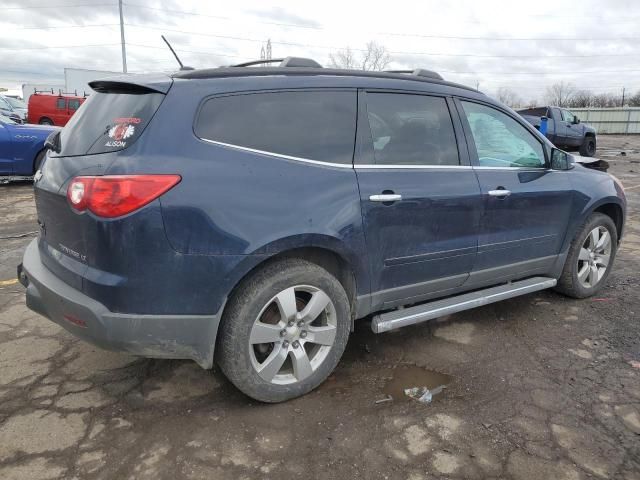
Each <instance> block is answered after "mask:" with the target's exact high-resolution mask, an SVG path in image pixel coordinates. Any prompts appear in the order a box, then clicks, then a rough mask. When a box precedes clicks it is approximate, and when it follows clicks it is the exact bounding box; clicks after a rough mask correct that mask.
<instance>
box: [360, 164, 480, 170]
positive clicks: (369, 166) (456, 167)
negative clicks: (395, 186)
mask: <svg viewBox="0 0 640 480" xmlns="http://www.w3.org/2000/svg"><path fill="white" fill-rule="evenodd" d="M355 167H356V169H363V170H375V169H377V168H380V169H414V170H416V169H419V170H422V169H427V170H471V169H472V168H473V167H472V166H471V165H403V164H398V165H391V164H375V163H360V164H359V163H356V165H355Z"/></svg>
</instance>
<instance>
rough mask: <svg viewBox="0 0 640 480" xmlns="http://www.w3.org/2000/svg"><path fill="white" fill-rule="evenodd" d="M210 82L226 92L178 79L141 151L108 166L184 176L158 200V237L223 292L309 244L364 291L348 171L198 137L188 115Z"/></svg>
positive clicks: (358, 221)
mask: <svg viewBox="0 0 640 480" xmlns="http://www.w3.org/2000/svg"><path fill="white" fill-rule="evenodd" d="M216 85H221V88H224V91H229V82H225V81H222V82H208V84H207V85H202V84H199V83H198V82H193V81H179V80H176V81H175V82H174V85H173V86H172V89H171V91H170V92H169V94H168V96H167V98H166V99H165V100H164V102H163V103H162V105H161V107H160V109H159V110H158V112H157V113H156V115H155V118H154V120H153V122H152V123H151V124H150V125H149V126H148V127H147V130H146V131H145V133H144V135H143V136H142V137H141V138H140V139H139V141H138V142H137V143H136V145H135V150H137V151H138V152H141V153H143V154H142V155H137V154H136V155H122V156H121V157H120V158H119V159H118V160H117V161H116V162H114V163H113V164H112V165H111V167H110V168H109V170H108V172H107V173H109V174H117V173H178V174H180V175H181V176H182V181H181V182H180V184H178V185H177V186H176V187H175V188H173V189H172V190H170V191H169V192H167V193H166V194H164V195H163V196H162V197H161V199H160V203H161V211H162V217H163V223H164V228H165V232H166V238H167V240H168V242H169V244H170V245H171V247H172V249H173V250H174V252H175V254H176V255H178V256H181V257H183V258H184V259H189V262H191V261H192V260H191V259H193V261H194V262H200V263H202V264H207V265H208V266H209V267H208V268H209V270H208V272H202V271H199V272H198V274H199V275H200V281H201V282H202V283H205V284H209V285H213V284H215V289H216V290H217V293H223V294H226V293H228V292H229V291H230V290H231V289H232V288H233V286H235V284H236V283H237V281H238V280H239V279H240V278H242V276H244V275H245V274H246V273H247V272H248V271H250V270H251V269H252V268H254V267H255V266H256V265H257V264H259V263H260V262H262V261H264V260H266V259H267V258H269V257H271V256H273V255H276V254H279V253H282V252H285V251H287V250H291V249H295V248H300V247H310V246H317V247H322V248H325V249H327V250H331V251H333V252H335V253H336V254H338V255H340V256H341V257H343V258H344V259H345V260H347V261H348V262H350V263H351V266H352V268H353V270H354V274H355V275H356V278H357V279H360V280H361V281H360V282H358V294H360V293H368V287H369V285H368V275H367V269H366V265H367V263H366V262H367V261H366V250H365V247H364V234H363V231H362V217H361V214H360V206H359V193H358V184H357V179H356V176H355V172H354V170H353V168H351V166H350V165H349V166H345V167H332V166H327V165H318V164H310V163H306V162H300V161H295V160H287V159H283V158H280V157H275V156H271V155H264V154H257V153H252V152H246V151H241V150H238V149H235V148H232V147H225V146H220V145H215V144H211V143H208V142H205V141H203V140H200V139H198V138H197V137H196V136H195V134H194V132H193V121H194V117H195V113H196V111H197V109H198V105H199V103H200V101H201V100H202V99H203V98H204V97H206V96H208V95H211V94H214V93H217V92H216V90H215V88H216ZM354 95H355V90H354ZM125 157H128V158H127V159H126V160H125ZM211 267H215V268H211ZM362 279H366V281H364V282H362ZM225 292H226V293H225Z"/></svg>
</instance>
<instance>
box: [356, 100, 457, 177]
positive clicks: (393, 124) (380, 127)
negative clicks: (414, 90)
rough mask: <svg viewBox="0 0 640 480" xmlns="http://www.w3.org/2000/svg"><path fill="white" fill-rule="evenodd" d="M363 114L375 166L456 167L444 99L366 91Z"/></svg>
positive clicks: (454, 141) (448, 116)
mask: <svg viewBox="0 0 640 480" xmlns="http://www.w3.org/2000/svg"><path fill="white" fill-rule="evenodd" d="M367 113H368V117H369V126H370V127H371V136H372V137H373V153H374V158H375V163H376V164H387V165H459V163H460V162H459V158H458V146H457V144H456V137H455V134H454V132H453V123H452V121H451V115H450V114H449V109H448V108H447V102H446V100H445V99H444V98H441V97H430V96H426V95H410V94H400V93H371V92H369V93H367Z"/></svg>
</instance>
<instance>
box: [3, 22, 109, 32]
mask: <svg viewBox="0 0 640 480" xmlns="http://www.w3.org/2000/svg"><path fill="white" fill-rule="evenodd" d="M118 25H120V24H119V23H98V24H95V25H79V24H74V25H54V26H50V27H15V28H10V29H9V30H50V29H57V28H60V29H63V28H91V27H116V26H118Z"/></svg>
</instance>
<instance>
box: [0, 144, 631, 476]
mask: <svg viewBox="0 0 640 480" xmlns="http://www.w3.org/2000/svg"><path fill="white" fill-rule="evenodd" d="M599 140H600V145H599V148H600V150H599V154H601V155H612V156H610V157H606V158H607V160H608V161H609V162H610V164H611V169H610V172H611V173H613V174H614V175H616V176H617V177H618V178H620V179H621V180H622V181H623V183H624V184H625V186H626V187H627V196H628V200H629V207H630V208H629V212H628V214H629V218H628V221H627V230H626V235H625V238H624V240H623V244H622V248H621V250H620V252H619V256H618V259H617V261H616V265H615V266H614V270H613V272H612V275H611V276H610V277H609V280H608V282H607V286H606V288H604V290H603V291H602V292H601V294H600V295H599V297H598V298H592V299H587V300H582V301H579V300H573V299H568V298H565V297H562V296H560V295H558V294H556V293H554V292H550V291H548V292H541V293H537V294H533V295H529V296H525V297H520V298H516V299H512V300H509V301H505V302H502V303H498V304H494V305H490V306H486V307H483V308H478V309H475V310H472V311H468V312H464V313H461V314H457V315H453V316H450V317H446V318H442V319H440V320H439V321H437V322H432V323H427V324H422V325H418V326H414V327H408V328H406V329H403V330H400V331H398V332H396V333H389V334H383V335H374V334H373V333H371V331H370V329H369V325H368V324H367V322H361V323H359V324H358V325H357V330H356V332H355V334H353V335H352V338H351V340H350V342H349V345H348V347H347V352H346V354H345V356H344V358H343V359H342V362H341V364H340V366H339V367H338V369H337V370H336V372H335V373H334V374H333V375H332V376H331V377H330V378H329V380H328V381H327V382H326V383H325V384H324V385H322V386H321V387H320V388H318V389H317V390H316V391H314V392H312V393H311V394H309V395H307V396H305V397H303V398H300V399H297V400H294V401H291V402H288V403H285V404H279V405H262V404H258V403H256V402H253V401H251V400H249V399H248V398H246V397H244V396H243V395H241V394H240V393H238V392H237V391H236V390H235V389H234V388H233V387H232V386H231V385H230V384H229V383H228V382H227V381H226V380H225V379H224V377H223V376H222V375H221V374H220V373H219V372H217V371H214V372H213V373H212V372H207V371H204V370H201V369H200V368H199V367H198V366H196V365H195V364H194V363H192V362H187V361H168V360H149V359H139V358H135V357H131V356H127V355H124V354H116V353H110V352H105V351H102V350H100V349H98V348H95V347H93V346H90V345H88V344H85V343H83V342H81V341H79V340H77V339H75V338H74V337H73V336H71V335H70V334H68V333H67V332H66V331H64V330H62V329H61V328H59V327H58V326H56V325H54V324H53V323H51V322H49V321H48V320H45V319H44V318H42V317H40V316H38V315H36V314H34V313H32V312H31V311H29V310H27V308H26V307H25V305H24V290H23V288H22V286H20V285H19V284H16V283H14V282H13V279H14V277H15V267H16V265H17V264H18V263H19V261H20V258H21V255H22V252H23V250H24V248H25V246H26V244H27V243H28V242H29V241H30V240H31V238H33V236H34V235H35V231H36V223H35V208H34V203H33V198H32V189H31V186H30V185H29V184H13V185H8V186H3V187H0V218H2V222H1V223H0V478H1V479H4V480H11V479H30V480H37V479H57V478H65V479H66V478H78V479H113V478H118V479H127V478H135V479H147V478H149V479H154V480H155V479H177V478H180V479H182V478H186V479H200V478H202V479H205V478H206V479H214V478H215V479H227V478H229V479H234V480H235V479H245V478H247V479H248V478H251V479H253V478H273V477H276V476H277V477H278V478H298V477H299V478H323V479H333V478H335V479H344V478H366V479H371V478H393V479H395V478H398V479H411V480H418V479H430V478H470V479H475V478H501V479H506V478H511V479H527V480H535V479H554V480H562V479H566V480H573V479H585V478H615V479H625V480H632V479H640V340H639V333H640V325H639V323H638V320H639V318H640V297H639V295H638V288H639V287H640V285H639V284H640V278H639V277H640V274H639V272H640V223H639V221H638V213H639V212H640V137H637V136H636V137H631V136H629V137H623V136H602V137H600V139H599ZM621 149H625V150H626V151H627V152H628V153H627V155H626V156H622V155H620V154H619V152H620V151H621ZM634 149H635V150H634ZM616 153H617V154H616ZM436 372H437V373H436ZM440 374H441V375H440ZM436 377H437V378H439V379H446V380H438V381H440V382H441V381H447V382H449V384H448V387H447V388H446V389H445V390H444V391H443V393H441V394H440V395H438V396H437V397H436V399H435V401H434V402H433V403H431V404H422V403H418V402H417V401H414V400H410V401H406V400H405V401H403V400H402V399H401V398H398V396H397V395H396V398H395V399H394V400H393V401H388V402H382V403H376V400H381V399H384V398H386V395H387V392H390V391H394V388H396V389H397V388H398V387H402V386H403V384H404V386H406V387H412V386H418V385H420V384H421V382H424V383H428V382H429V381H432V380H433V379H434V378H436Z"/></svg>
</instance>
